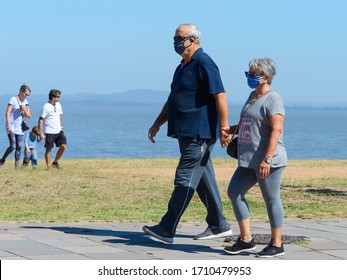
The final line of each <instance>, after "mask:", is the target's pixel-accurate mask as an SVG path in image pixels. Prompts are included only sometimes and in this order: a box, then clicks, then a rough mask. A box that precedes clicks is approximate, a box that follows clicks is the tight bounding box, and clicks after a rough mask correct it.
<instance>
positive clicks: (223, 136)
mask: <svg viewBox="0 0 347 280" xmlns="http://www.w3.org/2000/svg"><path fill="white" fill-rule="evenodd" d="M230 141H231V137H230V127H229V126H223V127H221V130H220V144H221V146H222V148H225V147H227V146H228V145H229V143H230Z"/></svg>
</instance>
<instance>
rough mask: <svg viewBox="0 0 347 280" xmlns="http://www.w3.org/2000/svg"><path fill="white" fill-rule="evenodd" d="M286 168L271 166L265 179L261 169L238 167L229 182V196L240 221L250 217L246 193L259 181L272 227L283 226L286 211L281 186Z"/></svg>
mask: <svg viewBox="0 0 347 280" xmlns="http://www.w3.org/2000/svg"><path fill="white" fill-rule="evenodd" d="M284 168H285V167H279V168H271V170H270V175H269V176H268V177H267V178H265V179H261V178H260V177H259V169H253V168H244V167H238V168H237V169H236V171H235V173H234V175H233V177H232V178H231V181H230V184H229V188H228V196H229V198H230V200H231V203H232V205H233V209H234V214H235V217H236V219H237V220H238V221H242V220H246V219H249V213H250V211H249V207H248V204H247V201H246V198H245V195H246V193H247V192H248V190H249V189H250V188H252V187H253V186H254V185H255V184H256V183H258V184H259V186H260V190H261V193H262V195H263V198H264V201H265V204H266V209H267V213H268V216H269V220H270V225H271V228H272V229H275V228H282V227H283V221H284V212H283V207H282V202H281V196H280V188H281V179H282V173H283V170H284Z"/></svg>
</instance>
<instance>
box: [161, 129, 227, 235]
mask: <svg viewBox="0 0 347 280" xmlns="http://www.w3.org/2000/svg"><path fill="white" fill-rule="evenodd" d="M178 143H179V147H180V152H181V157H180V160H179V164H178V166H177V169H176V175H175V182H174V190H173V193H172V195H171V199H170V201H169V204H168V210H167V212H166V214H165V215H164V216H163V218H162V219H161V221H160V223H159V224H160V225H161V226H162V227H164V228H165V229H166V230H167V231H169V232H170V233H173V234H174V233H175V232H176V228H177V225H178V223H179V220H180V218H181V216H182V215H183V213H184V211H185V209H186V208H187V206H188V204H189V202H190V201H191V199H192V197H193V195H194V192H195V190H196V191H197V193H198V195H199V197H200V199H201V201H202V202H203V203H204V205H205V206H206V209H207V216H206V222H207V224H208V226H209V227H211V228H220V229H224V228H226V227H227V226H228V225H227V222H226V219H225V217H224V214H223V206H222V201H221V198H220V194H219V190H218V185H217V181H216V178H215V174H214V170H213V166H212V162H211V158H210V155H211V152H212V150H213V147H214V144H215V143H216V139H200V138H199V137H198V136H197V137H179V138H178Z"/></svg>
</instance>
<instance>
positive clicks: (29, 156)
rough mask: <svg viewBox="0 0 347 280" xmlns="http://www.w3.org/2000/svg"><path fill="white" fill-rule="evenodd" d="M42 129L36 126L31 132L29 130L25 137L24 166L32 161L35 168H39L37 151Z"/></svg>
mask: <svg viewBox="0 0 347 280" xmlns="http://www.w3.org/2000/svg"><path fill="white" fill-rule="evenodd" d="M40 135H41V130H40V128H39V127H38V126H34V127H33V129H32V130H31V132H29V133H28V134H27V135H26V136H25V139H24V146H25V150H24V159H23V165H22V166H23V167H25V166H27V165H28V163H29V162H30V161H31V164H32V166H33V168H34V169H35V168H37V152H36V143H40V142H41V140H42V139H41V137H40Z"/></svg>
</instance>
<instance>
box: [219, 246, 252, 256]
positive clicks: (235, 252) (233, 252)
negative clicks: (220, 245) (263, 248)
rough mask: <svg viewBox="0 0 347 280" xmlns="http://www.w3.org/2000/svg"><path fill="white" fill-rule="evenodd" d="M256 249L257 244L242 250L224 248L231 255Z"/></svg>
mask: <svg viewBox="0 0 347 280" xmlns="http://www.w3.org/2000/svg"><path fill="white" fill-rule="evenodd" d="M255 249H257V246H254V247H252V248H249V249H243V250H240V251H228V250H226V249H224V251H225V252H227V253H228V254H230V255H238V254H240V253H243V252H251V251H254V250H255Z"/></svg>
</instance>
